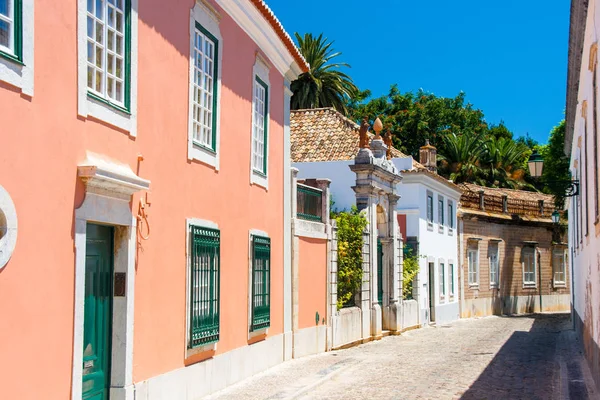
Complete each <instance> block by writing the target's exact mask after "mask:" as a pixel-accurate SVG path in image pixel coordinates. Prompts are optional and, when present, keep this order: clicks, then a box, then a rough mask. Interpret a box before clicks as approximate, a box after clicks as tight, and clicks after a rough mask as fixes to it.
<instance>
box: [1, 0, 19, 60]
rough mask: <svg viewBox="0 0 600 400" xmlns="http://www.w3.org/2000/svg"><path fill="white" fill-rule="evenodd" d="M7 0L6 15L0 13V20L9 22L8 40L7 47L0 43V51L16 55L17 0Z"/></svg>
mask: <svg viewBox="0 0 600 400" xmlns="http://www.w3.org/2000/svg"><path fill="white" fill-rule="evenodd" d="M7 1H8V9H9V12H8V15H4V14H0V22H5V23H7V24H9V27H10V28H9V30H8V31H9V33H10V41H9V45H8V47H6V46H4V45H2V44H0V51H3V52H4V53H6V54H9V55H13V56H17V52H16V51H15V50H16V49H15V24H16V21H15V1H17V0H7Z"/></svg>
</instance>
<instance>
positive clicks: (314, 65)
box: [291, 33, 358, 114]
mask: <svg viewBox="0 0 600 400" xmlns="http://www.w3.org/2000/svg"><path fill="white" fill-rule="evenodd" d="M296 40H297V41H298V47H299V49H300V53H302V55H303V56H304V58H305V59H306V61H307V62H308V63H309V65H310V70H309V71H308V72H305V73H303V74H302V75H300V76H299V77H298V79H296V80H295V81H293V82H292V85H291V89H292V92H293V93H294V94H293V96H292V104H291V107H292V109H293V110H297V109H300V108H320V107H335V109H336V110H338V111H339V112H341V113H343V114H346V112H347V107H346V103H347V102H348V100H350V99H351V98H353V97H354V96H355V95H356V94H357V93H358V88H357V87H356V86H355V85H354V83H353V82H352V79H351V78H350V77H349V76H348V75H346V74H345V73H343V72H341V71H340V68H341V67H350V65H348V64H346V63H331V60H333V59H334V58H336V57H338V56H339V55H340V54H342V53H340V52H334V50H333V49H332V47H331V46H332V44H333V42H329V41H328V40H327V38H324V37H323V34H320V35H319V36H318V37H316V38H315V37H314V36H313V35H312V34H310V33H306V34H305V35H304V37H302V36H300V35H299V34H298V33H296Z"/></svg>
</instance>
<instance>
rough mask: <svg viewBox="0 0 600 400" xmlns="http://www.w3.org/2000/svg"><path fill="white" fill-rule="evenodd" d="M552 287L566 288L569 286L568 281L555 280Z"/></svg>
mask: <svg viewBox="0 0 600 400" xmlns="http://www.w3.org/2000/svg"><path fill="white" fill-rule="evenodd" d="M552 287H554V288H558V289H564V288H566V287H567V283H566V282H554V283H553V284H552Z"/></svg>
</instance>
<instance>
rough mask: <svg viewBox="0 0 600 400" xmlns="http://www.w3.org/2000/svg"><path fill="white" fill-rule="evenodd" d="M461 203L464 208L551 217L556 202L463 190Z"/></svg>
mask: <svg viewBox="0 0 600 400" xmlns="http://www.w3.org/2000/svg"><path fill="white" fill-rule="evenodd" d="M460 203H461V206H462V207H463V208H471V209H475V210H483V211H487V212H491V213H498V214H511V215H514V214H517V215H529V216H534V217H548V218H549V217H550V215H551V214H552V211H553V210H554V204H553V203H551V202H544V201H543V200H537V201H536V200H521V199H514V198H509V197H508V196H506V195H504V196H498V195H492V194H484V193H483V192H473V191H466V192H463V194H462V196H461V198H460Z"/></svg>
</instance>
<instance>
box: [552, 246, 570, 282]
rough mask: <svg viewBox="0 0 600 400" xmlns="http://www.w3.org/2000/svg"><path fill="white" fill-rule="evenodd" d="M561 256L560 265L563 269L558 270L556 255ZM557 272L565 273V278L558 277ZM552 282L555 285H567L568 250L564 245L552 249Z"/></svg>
mask: <svg viewBox="0 0 600 400" xmlns="http://www.w3.org/2000/svg"><path fill="white" fill-rule="evenodd" d="M557 256H558V257H560V258H561V261H560V265H558V266H559V267H560V268H561V270H562V271H558V270H557V261H556V257H557ZM557 273H560V274H562V275H563V279H562V280H559V279H556V275H557ZM552 284H553V286H554V287H566V286H567V250H566V249H565V248H562V247H555V248H554V249H552Z"/></svg>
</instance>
